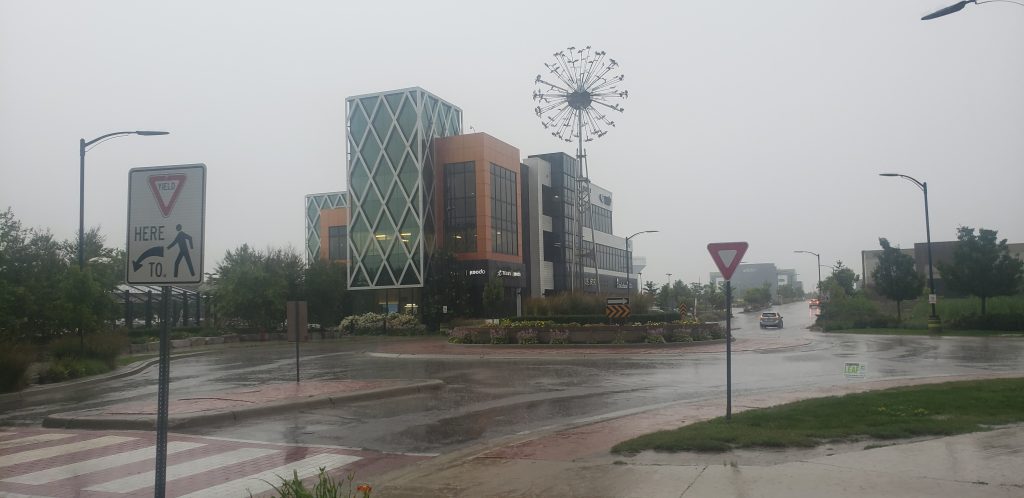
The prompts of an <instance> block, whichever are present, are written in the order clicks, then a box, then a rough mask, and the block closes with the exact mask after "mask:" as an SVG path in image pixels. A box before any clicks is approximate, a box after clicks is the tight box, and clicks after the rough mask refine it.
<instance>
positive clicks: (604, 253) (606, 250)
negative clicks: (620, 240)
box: [583, 240, 629, 273]
mask: <svg viewBox="0 0 1024 498" xmlns="http://www.w3.org/2000/svg"><path fill="white" fill-rule="evenodd" d="M593 250H594V243H593V242H590V241H588V240H585V241H583V252H584V253H585V254H588V255H589V254H591V253H592V251H593ZM594 257H596V258H597V267H598V268H599V269H601V270H609V271H617V272H621V273H626V261H627V260H628V257H629V253H627V252H626V250H625V249H619V248H616V247H609V246H606V245H602V244H598V245H597V252H596V254H594ZM584 261H585V262H586V263H587V264H591V261H590V258H589V257H588V258H586V259H584Z"/></svg>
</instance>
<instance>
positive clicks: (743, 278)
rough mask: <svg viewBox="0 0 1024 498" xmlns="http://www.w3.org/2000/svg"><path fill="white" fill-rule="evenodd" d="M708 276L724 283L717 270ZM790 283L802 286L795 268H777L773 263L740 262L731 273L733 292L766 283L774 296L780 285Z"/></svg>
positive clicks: (717, 283)
mask: <svg viewBox="0 0 1024 498" xmlns="http://www.w3.org/2000/svg"><path fill="white" fill-rule="evenodd" d="M710 278H711V282H713V283H715V284H716V285H719V286H724V285H725V279H724V278H722V274H721V273H719V272H712V273H711V275H710ZM790 284H792V285H793V286H794V287H795V288H798V289H801V288H803V282H800V281H799V280H797V275H796V270H794V269H779V268H776V267H775V263H741V264H740V265H739V266H738V267H737V268H736V272H735V273H733V274H732V290H733V292H734V293H738V292H743V291H745V290H747V289H753V288H757V287H763V286H765V285H767V286H768V288H769V290H770V291H771V293H772V295H773V296H774V295H777V294H778V291H779V286H780V285H790Z"/></svg>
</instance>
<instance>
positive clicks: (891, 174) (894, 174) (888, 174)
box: [878, 173, 900, 176]
mask: <svg viewBox="0 0 1024 498" xmlns="http://www.w3.org/2000/svg"><path fill="white" fill-rule="evenodd" d="M878 176H900V174H899V173H879V174H878Z"/></svg>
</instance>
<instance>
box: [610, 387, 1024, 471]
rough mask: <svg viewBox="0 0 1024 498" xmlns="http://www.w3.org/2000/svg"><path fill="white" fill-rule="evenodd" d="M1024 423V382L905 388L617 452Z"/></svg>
mask: <svg viewBox="0 0 1024 498" xmlns="http://www.w3.org/2000/svg"><path fill="white" fill-rule="evenodd" d="M1019 422H1024V378H1022V379H999V380H986V381H971V382H952V383H945V384H935V385H928V386H917V387H902V388H896V389H887V390H884V391H874V392H868V393H858V394H849V395H846V396H841V397H828V398H817V399H810V400H805V401H799V402H796V403H789V404H785V405H779V406H775V407H771V408H765V409H759V410H750V411H746V412H742V413H738V414H734V415H733V417H732V421H731V422H729V421H726V420H725V418H724V417H720V418H716V419H712V420H708V421H705V422H699V423H696V424H691V425H687V426H683V427H680V428H678V429H675V430H668V431H660V432H655V433H651V434H647V435H644V436H640V437H638V438H635V439H631V440H629V441H625V442H622V443H619V444H617V445H615V447H613V448H612V452H613V453H635V452H639V451H644V450H655V451H698V452H722V451H728V450H731V449H734V448H751V447H761V448H786V447H814V446H817V445H819V444H823V443H827V442H833V441H837V442H838V441H856V440H859V439H864V438H875V439H900V438H911V437H917V436H934V435H939V436H950V435H954V434H963V433H967V432H976V431H984V430H988V429H989V428H990V427H992V426H998V425H1005V424H1012V423H1019Z"/></svg>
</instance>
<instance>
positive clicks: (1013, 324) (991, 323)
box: [946, 313, 1024, 332]
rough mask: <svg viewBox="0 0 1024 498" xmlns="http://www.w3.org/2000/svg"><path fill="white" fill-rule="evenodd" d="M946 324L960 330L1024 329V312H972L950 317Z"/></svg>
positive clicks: (1016, 330)
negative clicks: (982, 313)
mask: <svg viewBox="0 0 1024 498" xmlns="http://www.w3.org/2000/svg"><path fill="white" fill-rule="evenodd" d="M946 324H947V325H948V326H949V327H950V328H953V329H960V330H999V331H1006V332H1018V331H1024V313H986V314H984V315H981V314H977V313H971V314H967V315H960V316H957V317H954V318H952V319H949V320H947V321H946Z"/></svg>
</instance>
